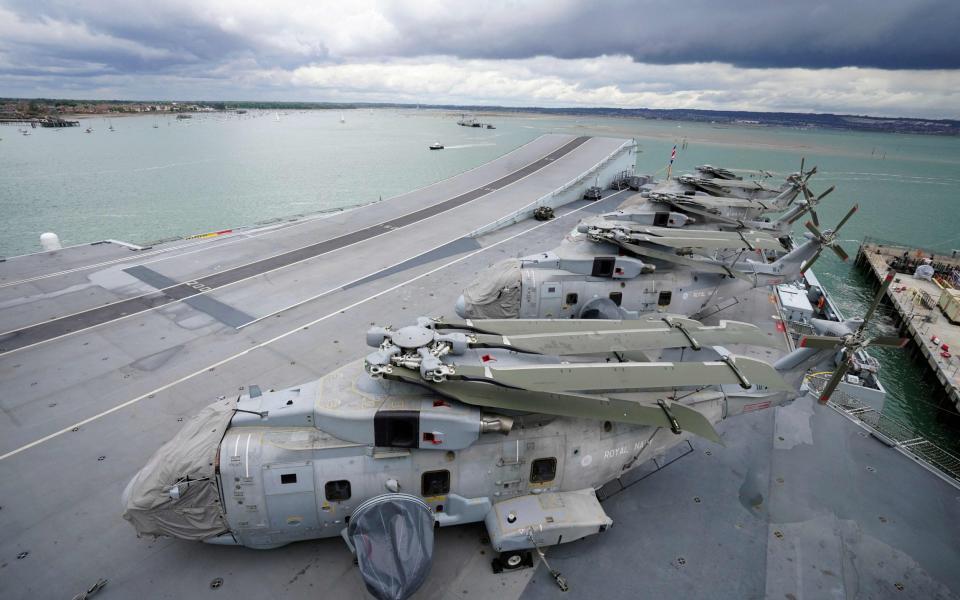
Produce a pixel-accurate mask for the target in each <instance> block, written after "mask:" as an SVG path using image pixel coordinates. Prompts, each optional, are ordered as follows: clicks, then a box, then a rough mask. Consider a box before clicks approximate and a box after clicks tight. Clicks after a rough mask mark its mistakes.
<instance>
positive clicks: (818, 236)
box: [804, 221, 823, 240]
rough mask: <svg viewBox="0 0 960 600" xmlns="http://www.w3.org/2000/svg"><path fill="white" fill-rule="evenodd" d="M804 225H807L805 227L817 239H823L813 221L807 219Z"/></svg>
mask: <svg viewBox="0 0 960 600" xmlns="http://www.w3.org/2000/svg"><path fill="white" fill-rule="evenodd" d="M804 225H805V226H806V227H807V229H809V230H810V233H812V234H813V235H815V236H817V239H818V240H822V239H823V233H821V232H820V230H819V229H817V228H816V227H814V225H813V223H811V222H810V221H807V222H806V223H804Z"/></svg>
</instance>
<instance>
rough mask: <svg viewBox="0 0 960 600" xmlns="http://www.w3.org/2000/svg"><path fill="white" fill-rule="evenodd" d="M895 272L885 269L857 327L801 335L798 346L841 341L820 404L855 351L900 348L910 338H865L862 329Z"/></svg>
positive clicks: (819, 346)
mask: <svg viewBox="0 0 960 600" xmlns="http://www.w3.org/2000/svg"><path fill="white" fill-rule="evenodd" d="M894 273H895V272H894V271H892V270H891V271H889V272H888V273H887V276H886V277H885V278H884V280H883V285H881V286H880V289H879V290H877V294H876V296H874V297H873V302H872V303H871V304H870V308H869V309H867V313H866V314H865V315H864V317H863V322H861V323H860V326H859V327H857V330H856V331H854V332H853V333H851V334H847V335H844V336H842V337H838V336H831V335H807V336H804V337H802V338H800V343H799V344H798V346H799V347H800V348H815V349H830V348H836V347H837V345H838V344H839V345H840V352H841V353H842V356H841V358H840V362H839V364H837V368H836V369H835V370H834V371H833V376H832V377H830V380H829V381H828V382H827V385H826V386H825V387H824V388H823V391H822V392H821V393H820V398H819V402H820V404H826V403H827V401H828V400H829V399H830V396H831V395H832V394H833V392H834V390H836V389H837V386H838V385H840V383H841V382H842V381H843V376H844V375H846V374H847V371H849V370H850V368H851V367H852V366H853V357H854V355H855V354H856V353H857V352H859V351H860V350H863V349H864V348H866V347H867V346H886V347H889V348H903V347H904V346H906V345H907V342H909V341H910V340H909V338H901V337H895V336H875V337H872V338H869V339H865V338H864V331H865V330H866V328H867V323H869V322H870V318H871V317H873V314H874V313H875V312H876V310H877V307H878V306H880V301H881V300H883V295H884V294H885V293H886V292H887V289H888V288H889V287H890V284H891V283H892V282H893V276H894Z"/></svg>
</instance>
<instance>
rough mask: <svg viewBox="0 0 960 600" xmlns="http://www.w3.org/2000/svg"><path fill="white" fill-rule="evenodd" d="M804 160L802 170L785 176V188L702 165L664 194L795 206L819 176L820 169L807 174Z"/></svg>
mask: <svg viewBox="0 0 960 600" xmlns="http://www.w3.org/2000/svg"><path fill="white" fill-rule="evenodd" d="M804 162H805V159H802V158H801V160H800V170H799V171H797V172H795V173H791V174H789V175H787V176H786V178H785V180H784V182H783V184H781V185H780V186H779V187H777V188H772V187H769V186H768V185H766V184H765V183H764V182H763V181H758V180H755V179H754V180H744V179H742V178H741V177H738V176H736V175H734V174H733V172H732V171H730V170H728V169H723V168H720V167H714V166H712V165H701V166H699V167H697V168H696V171H695V173H694V174H691V175H680V176H679V177H677V178H675V179H672V180H670V181H668V182H666V183H667V186H666V190H665V191H671V192H677V193H680V194H683V195H690V196H693V195H709V196H716V197H724V198H731V197H732V198H739V199H745V200H750V201H769V200H776V201H778V202H786V203H789V202H792V201H793V200H794V199H795V198H796V197H797V195H798V194H799V193H800V192H801V190H802V189H803V187H804V186H806V184H807V182H808V181H809V180H810V178H811V177H813V175H814V174H816V172H817V167H813V168H811V169H810V170H809V171H804V170H803V168H804Z"/></svg>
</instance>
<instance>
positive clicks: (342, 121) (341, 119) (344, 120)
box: [340, 113, 347, 123]
mask: <svg viewBox="0 0 960 600" xmlns="http://www.w3.org/2000/svg"><path fill="white" fill-rule="evenodd" d="M340 122H341V123H346V122H347V120H346V119H344V118H343V113H340Z"/></svg>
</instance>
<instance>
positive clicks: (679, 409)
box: [123, 278, 901, 599]
mask: <svg viewBox="0 0 960 600" xmlns="http://www.w3.org/2000/svg"><path fill="white" fill-rule="evenodd" d="M891 279H892V278H891ZM887 286H889V280H888V281H887V283H886V284H885V287H884V288H883V289H882V290H881V291H880V293H879V294H878V296H877V297H876V298H875V301H874V305H873V306H872V307H871V309H870V311H868V314H867V319H865V320H864V321H862V322H857V321H848V322H844V323H834V322H829V321H823V322H819V321H818V322H815V323H814V328H815V329H816V331H818V335H816V336H810V337H809V340H810V343H805V341H804V340H802V341H801V344H800V346H801V347H798V348H797V349H795V350H793V351H792V352H789V353H788V354H786V355H785V356H783V357H782V358H780V359H779V360H777V361H776V362H774V363H772V364H771V363H768V362H765V361H763V360H757V359H753V358H749V357H746V356H743V355H737V354H735V353H733V352H731V351H730V350H728V349H727V348H726V345H736V346H738V347H743V346H766V345H770V341H769V339H770V338H768V336H766V335H765V334H764V333H763V332H762V331H761V330H760V329H759V328H758V327H756V326H755V325H751V324H747V323H737V322H720V324H719V325H716V326H705V325H702V324H701V323H698V322H696V321H693V320H690V319H685V318H682V317H677V316H670V315H663V316H659V317H656V318H654V317H650V318H646V319H642V320H634V321H570V320H548V321H536V320H486V321H482V320H481V321H472V322H445V321H443V320H439V319H427V318H421V319H418V321H417V323H416V324H415V325H410V326H407V327H402V328H396V329H395V328H392V327H375V328H373V329H371V330H369V331H368V333H367V343H368V345H370V346H371V347H372V348H373V351H372V352H371V353H370V354H369V355H368V356H367V357H366V358H364V359H361V360H358V361H355V362H352V363H350V364H348V365H346V366H344V367H341V368H339V369H337V370H335V371H333V372H331V373H329V374H328V375H326V376H324V377H322V378H321V379H319V380H317V381H313V382H309V383H304V384H302V385H298V386H296V387H293V388H289V389H285V390H280V391H272V390H271V391H270V392H261V391H260V390H259V389H258V388H256V386H250V392H249V393H248V394H244V395H242V396H240V397H239V398H236V399H222V400H220V401H218V402H216V403H214V404H212V405H210V406H209V407H207V408H205V409H203V410H202V411H201V412H200V413H199V414H198V415H197V416H195V417H194V418H193V419H191V420H190V421H189V422H188V423H187V424H186V425H185V426H184V428H183V429H182V430H181V432H180V433H179V434H178V435H177V436H176V437H174V438H173V439H172V440H171V441H170V442H168V443H167V444H165V445H164V446H163V447H161V448H160V449H159V450H158V451H157V453H156V454H155V455H154V456H153V457H152V458H151V459H150V461H149V462H148V463H147V465H146V466H144V467H143V469H141V470H140V471H139V472H138V473H137V474H136V475H135V476H134V478H133V479H132V480H131V481H130V483H129V484H128V485H127V487H126V489H125V490H124V493H123V505H124V518H125V519H127V520H128V521H130V522H131V524H133V526H134V527H135V529H136V530H137V532H138V534H143V535H152V536H161V535H162V536H172V537H176V538H181V539H186V540H195V541H204V542H207V543H211V544H221V545H242V546H247V547H250V548H257V549H270V548H276V547H279V546H283V545H285V544H288V543H291V542H295V541H300V540H307V539H316V538H327V537H337V536H340V537H342V538H343V539H344V540H345V542H346V544H347V546H348V548H349V549H350V550H351V551H352V552H354V553H355V554H356V558H357V564H358V567H359V570H360V574H361V576H362V577H363V579H364V581H365V583H366V585H367V589H368V590H369V591H370V592H371V593H372V594H373V595H374V596H375V597H377V598H396V599H399V598H406V597H408V596H409V595H410V594H412V593H413V592H414V591H416V589H417V588H418V587H419V586H420V585H421V584H422V583H423V581H424V580H425V578H426V576H427V574H428V572H429V569H430V564H431V561H432V555H433V528H434V526H435V525H439V526H441V527H445V526H453V525H460V524H466V523H476V522H483V523H484V525H485V527H486V529H487V532H488V534H489V537H490V543H491V545H492V546H493V548H494V549H495V550H497V551H498V552H501V553H503V554H502V555H501V557H500V558H499V559H497V560H498V561H500V562H499V564H500V565H502V566H503V565H505V566H507V567H515V566H517V565H518V564H521V563H523V562H524V561H525V560H529V557H528V558H524V553H527V554H529V551H530V550H534V551H536V552H537V553H539V554H540V555H541V557H543V554H542V548H544V547H547V546H552V545H557V544H561V543H566V542H571V541H575V540H577V539H581V538H583V537H586V536H590V535H596V534H599V533H603V532H604V531H605V530H606V529H608V528H609V527H610V526H611V525H612V520H611V519H610V517H609V516H608V515H607V514H606V513H605V511H604V510H603V507H602V506H601V505H600V503H599V501H598V500H597V496H596V493H595V490H597V489H599V488H600V487H601V486H602V485H603V484H604V483H606V482H608V481H610V480H612V479H615V478H617V477H619V476H621V475H623V474H624V473H625V472H627V471H629V470H631V469H633V468H636V467H637V466H639V465H640V464H642V463H643V462H645V461H646V460H647V459H648V458H650V457H652V456H656V455H659V454H662V453H663V452H665V451H666V450H667V449H668V448H670V447H672V446H673V445H675V444H677V443H680V442H681V441H682V440H684V439H687V438H688V437H689V436H692V435H696V436H700V437H703V438H706V439H709V440H712V441H715V442H720V443H722V436H721V435H720V434H719V433H718V432H717V431H716V429H715V428H714V425H715V424H717V423H718V422H720V421H721V420H723V419H725V418H728V417H732V416H736V415H739V414H742V413H746V412H752V411H755V410H762V409H766V408H770V407H773V406H778V405H782V404H784V403H786V402H789V401H791V400H793V399H794V398H795V397H796V396H797V395H798V393H799V392H798V390H799V386H800V384H801V381H802V378H803V377H804V374H805V373H806V372H807V370H808V369H809V368H811V367H813V366H817V365H819V364H821V363H827V364H828V365H829V367H830V368H834V365H840V366H838V367H836V368H835V376H834V379H839V378H840V377H842V375H843V373H844V369H843V365H844V364H845V361H847V360H848V357H849V356H851V355H852V353H854V352H856V351H858V350H859V349H860V348H862V347H865V346H867V345H877V344H879V345H891V346H892V345H901V340H899V339H894V338H873V339H867V338H866V337H865V335H864V330H865V326H866V322H867V320H869V317H870V316H872V314H873V311H874V309H875V307H876V305H877V304H878V303H879V301H880V298H881V297H882V294H883V292H884V291H885V289H886V287H887ZM854 325H856V326H857V328H856V330H854ZM836 385H837V384H836V382H834V381H833V380H831V382H829V383H828V384H827V387H826V388H825V390H824V392H823V394H822V396H821V398H820V400H821V402H826V400H827V399H828V398H829V395H830V393H832V391H833V390H834V389H835V388H836ZM544 562H546V561H545V560H544ZM548 568H549V565H548ZM551 575H552V576H553V577H554V579H555V580H556V581H557V583H558V585H560V587H561V588H563V589H565V588H566V587H567V583H566V581H565V579H564V578H563V576H562V575H561V574H560V573H558V572H556V571H551Z"/></svg>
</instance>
